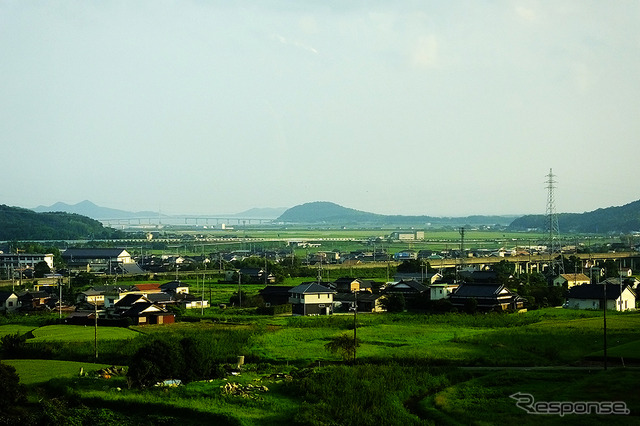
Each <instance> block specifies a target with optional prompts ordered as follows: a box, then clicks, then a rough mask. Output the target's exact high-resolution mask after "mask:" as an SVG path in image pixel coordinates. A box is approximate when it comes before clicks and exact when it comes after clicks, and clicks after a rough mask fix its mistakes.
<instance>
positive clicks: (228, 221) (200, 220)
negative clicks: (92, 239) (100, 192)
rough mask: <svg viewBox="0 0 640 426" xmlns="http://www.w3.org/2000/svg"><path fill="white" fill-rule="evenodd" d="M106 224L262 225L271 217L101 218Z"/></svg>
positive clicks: (157, 226) (121, 225) (151, 225)
mask: <svg viewBox="0 0 640 426" xmlns="http://www.w3.org/2000/svg"><path fill="white" fill-rule="evenodd" d="M100 222H102V224H103V225H104V226H108V227H112V228H118V227H120V228H121V227H124V228H142V227H145V228H154V227H155V228H161V227H164V226H169V225H170V226H221V225H223V224H224V225H231V226H232V225H236V226H240V225H243V226H244V225H256V224H257V225H261V224H264V223H271V222H273V219H270V218H255V217H233V216H155V217H132V218H114V219H100Z"/></svg>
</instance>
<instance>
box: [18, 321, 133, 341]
mask: <svg viewBox="0 0 640 426" xmlns="http://www.w3.org/2000/svg"><path fill="white" fill-rule="evenodd" d="M137 335H138V333H136V332H135V331H133V330H129V329H127V328H122V327H98V340H100V341H102V340H122V339H133V338H135V337H136V336H137ZM33 336H34V338H33V339H29V340H28V342H30V343H40V342H93V341H94V339H95V330H94V328H93V327H90V326H81V325H47V326H44V327H40V328H37V329H35V330H33Z"/></svg>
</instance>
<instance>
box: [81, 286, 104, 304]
mask: <svg viewBox="0 0 640 426" xmlns="http://www.w3.org/2000/svg"><path fill="white" fill-rule="evenodd" d="M77 301H78V302H79V303H88V304H89V305H98V306H104V291H100V290H95V289H93V288H90V289H88V290H85V291H83V292H81V293H80V294H78V297H77Z"/></svg>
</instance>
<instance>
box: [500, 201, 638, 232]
mask: <svg viewBox="0 0 640 426" xmlns="http://www.w3.org/2000/svg"><path fill="white" fill-rule="evenodd" d="M547 221H548V218H547V216H546V215H527V216H522V217H520V218H517V219H516V220H514V221H513V222H512V223H511V225H509V229H510V230H512V231H524V230H528V229H540V230H545V229H547V228H548V224H547ZM558 228H559V230H560V233H564V232H586V233H594V234H595V233H611V232H624V233H627V232H634V231H636V232H637V231H640V200H637V201H633V202H631V203H629V204H625V205H623V206H615V207H606V208H600V209H597V210H593V211H591V212H585V213H560V214H558Z"/></svg>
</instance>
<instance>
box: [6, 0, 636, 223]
mask: <svg viewBox="0 0 640 426" xmlns="http://www.w3.org/2000/svg"><path fill="white" fill-rule="evenodd" d="M639 22H640V2H638V1H637V0H628V1H625V0H616V1H600V0H597V1H588V0H573V1H563V0H539V1H526V0H522V1H519V0H513V1H510V0H502V1H500V0H496V1H475V0H473V1H471V0H469V1H424V0H420V1H284V0H270V1H233V2H230V1H204V0H193V1H189V0H180V1H178V0H175V1H163V0H149V1H144V0H142V1H125V0H121V1H109V0H100V1H97V0H95V1H86V0H82V1H25V0H0V141H1V143H2V162H1V163H2V171H3V174H4V177H5V178H4V183H3V185H2V186H1V188H0V204H7V205H12V206H21V207H35V206H38V205H42V204H44V205H50V204H53V203H55V202H57V201H63V202H66V203H70V204H75V203H77V202H80V201H82V200H85V199H89V200H91V201H93V202H94V203H96V204H98V205H101V206H105V207H111V208H119V209H124V210H131V211H138V210H153V211H157V210H159V209H160V210H161V211H162V212H163V213H211V214H213V213H235V212H240V211H243V210H246V209H249V208H252V207H292V206H294V205H297V204H302V203H305V202H310V201H332V202H335V203H338V204H341V205H343V206H345V207H350V208H355V209H358V210H365V211H370V212H374V213H381V214H424V215H432V216H466V215H470V214H525V213H544V212H545V208H546V198H547V191H546V185H545V180H546V177H545V175H547V174H548V173H549V169H550V168H553V172H554V174H556V180H557V190H556V193H555V196H556V207H557V211H558V212H583V211H590V210H594V209H597V208H600V207H608V206H611V205H621V204H626V203H628V202H631V201H634V200H637V199H639V198H640V185H638V183H637V179H638V178H637V173H638V172H637V170H636V167H635V166H636V162H637V157H638V154H640V145H639V142H640V137H639V136H640V77H639V76H640V26H639V25H638V23H639Z"/></svg>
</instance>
